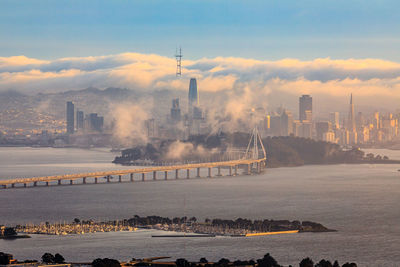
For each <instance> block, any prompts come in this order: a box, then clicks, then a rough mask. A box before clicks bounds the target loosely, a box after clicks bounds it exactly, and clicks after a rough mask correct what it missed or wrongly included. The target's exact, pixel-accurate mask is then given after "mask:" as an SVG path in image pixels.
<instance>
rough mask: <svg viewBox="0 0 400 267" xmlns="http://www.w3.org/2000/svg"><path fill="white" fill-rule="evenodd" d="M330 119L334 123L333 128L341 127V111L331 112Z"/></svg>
mask: <svg viewBox="0 0 400 267" xmlns="http://www.w3.org/2000/svg"><path fill="white" fill-rule="evenodd" d="M329 121H330V122H331V123H332V127H333V129H339V128H340V125H339V112H331V113H329Z"/></svg>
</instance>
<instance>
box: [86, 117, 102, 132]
mask: <svg viewBox="0 0 400 267" xmlns="http://www.w3.org/2000/svg"><path fill="white" fill-rule="evenodd" d="M89 122H90V130H91V131H95V132H102V131H103V125H104V117H100V116H98V115H97V113H90V115H89Z"/></svg>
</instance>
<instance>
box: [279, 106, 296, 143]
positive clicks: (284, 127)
mask: <svg viewBox="0 0 400 267" xmlns="http://www.w3.org/2000/svg"><path fill="white" fill-rule="evenodd" d="M292 133H293V116H292V113H291V112H290V111H288V110H286V109H285V110H284V111H283V112H282V114H281V135H283V136H289V135H291V134H292Z"/></svg>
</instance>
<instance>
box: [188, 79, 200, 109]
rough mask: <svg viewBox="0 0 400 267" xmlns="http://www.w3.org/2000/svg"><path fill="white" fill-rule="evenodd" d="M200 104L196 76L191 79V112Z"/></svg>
mask: <svg viewBox="0 0 400 267" xmlns="http://www.w3.org/2000/svg"><path fill="white" fill-rule="evenodd" d="M198 106H199V93H198V91H197V81H196V78H191V79H190V84H189V114H191V113H192V112H193V107H198Z"/></svg>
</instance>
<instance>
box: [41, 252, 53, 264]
mask: <svg viewBox="0 0 400 267" xmlns="http://www.w3.org/2000/svg"><path fill="white" fill-rule="evenodd" d="M42 262H44V263H55V258H54V256H53V254H51V253H48V252H47V253H44V254H43V256H42Z"/></svg>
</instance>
